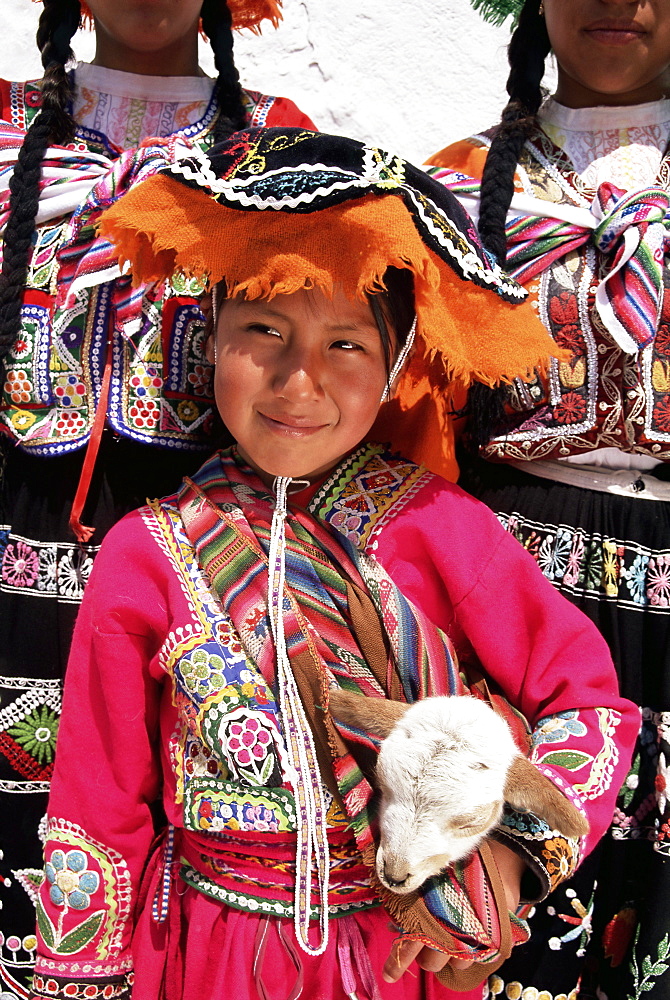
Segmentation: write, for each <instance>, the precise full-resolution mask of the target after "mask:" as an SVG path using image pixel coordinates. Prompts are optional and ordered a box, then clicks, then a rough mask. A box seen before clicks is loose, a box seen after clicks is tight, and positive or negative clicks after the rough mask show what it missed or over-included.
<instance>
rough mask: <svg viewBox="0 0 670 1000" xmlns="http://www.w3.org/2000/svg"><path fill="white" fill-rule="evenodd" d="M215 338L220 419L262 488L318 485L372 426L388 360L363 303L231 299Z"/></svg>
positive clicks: (302, 295)
mask: <svg viewBox="0 0 670 1000" xmlns="http://www.w3.org/2000/svg"><path fill="white" fill-rule="evenodd" d="M214 336H215V337H216V359H215V360H216V372H215V376H214V392H215V396H216V404H217V407H218V410H219V413H220V414H221V418H222V420H223V421H224V423H225V424H226V426H227V428H228V430H229V431H230V433H231V434H232V435H233V437H234V438H235V440H236V442H237V448H238V451H239V453H240V455H241V457H242V458H243V459H244V460H245V461H246V462H247V463H248V464H249V465H250V466H251V467H252V468H253V469H255V470H256V472H258V473H260V474H261V477H262V478H263V479H264V480H265V482H266V483H269V482H271V480H272V479H273V478H274V477H275V476H291V477H293V478H295V479H304V478H318V477H319V476H320V475H322V474H324V473H326V472H327V471H328V470H329V469H330V468H332V467H333V466H334V465H336V464H337V462H338V461H339V460H340V459H341V458H343V457H344V456H345V455H347V454H348V453H349V452H350V451H351V450H352V449H353V448H354V447H355V446H356V445H357V444H358V442H359V441H360V440H361V438H363V437H364V436H365V434H366V433H367V432H368V430H369V429H370V427H371V426H372V423H373V421H374V419H375V417H376V416H377V411H378V409H379V403H380V399H381V396H382V393H383V392H384V389H385V386H386V362H385V358H384V349H383V346H382V341H381V337H380V333H379V330H378V328H377V325H376V323H375V320H374V317H373V314H372V310H371V309H370V306H369V305H368V304H367V302H358V301H356V302H350V301H349V299H348V298H346V296H345V295H344V293H343V292H342V291H337V292H336V293H335V294H334V295H333V298H332V299H329V298H327V297H326V296H325V295H324V294H323V293H322V292H320V291H317V290H309V291H307V290H303V291H299V292H295V293H294V294H293V295H276V296H275V297H274V298H272V299H256V300H252V301H247V300H246V299H243V298H240V297H236V298H232V299H227V300H225V301H224V302H223V303H221V308H220V311H219V315H218V322H217V329H216V331H215V333H214ZM213 339H214V338H210V343H209V345H208V354H209V356H210V360H214V353H215V352H214V343H213Z"/></svg>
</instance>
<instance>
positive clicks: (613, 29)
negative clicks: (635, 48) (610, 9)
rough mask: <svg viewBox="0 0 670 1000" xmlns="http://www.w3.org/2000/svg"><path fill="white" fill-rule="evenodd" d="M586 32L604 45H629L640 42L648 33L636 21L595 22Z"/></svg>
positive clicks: (585, 29)
mask: <svg viewBox="0 0 670 1000" xmlns="http://www.w3.org/2000/svg"><path fill="white" fill-rule="evenodd" d="M584 31H585V32H586V34H587V35H589V37H590V38H593V39H594V40H595V41H597V42H601V43H602V44H603V45H628V44H629V43H630V42H637V41H639V40H640V39H641V38H642V37H643V36H644V35H646V34H647V32H646V31H645V30H644V28H642V27H641V26H640V25H639V24H637V23H636V22H635V21H612V20H606V19H604V20H602V21H594V23H593V24H590V25H589V26H588V27H587V28H584Z"/></svg>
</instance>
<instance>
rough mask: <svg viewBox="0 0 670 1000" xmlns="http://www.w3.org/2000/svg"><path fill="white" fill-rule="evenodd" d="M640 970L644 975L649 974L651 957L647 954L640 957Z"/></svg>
mask: <svg viewBox="0 0 670 1000" xmlns="http://www.w3.org/2000/svg"><path fill="white" fill-rule="evenodd" d="M642 971H643V972H644V974H645V976H650V975H651V958H650V957H649V955H645V956H644V958H643V959H642Z"/></svg>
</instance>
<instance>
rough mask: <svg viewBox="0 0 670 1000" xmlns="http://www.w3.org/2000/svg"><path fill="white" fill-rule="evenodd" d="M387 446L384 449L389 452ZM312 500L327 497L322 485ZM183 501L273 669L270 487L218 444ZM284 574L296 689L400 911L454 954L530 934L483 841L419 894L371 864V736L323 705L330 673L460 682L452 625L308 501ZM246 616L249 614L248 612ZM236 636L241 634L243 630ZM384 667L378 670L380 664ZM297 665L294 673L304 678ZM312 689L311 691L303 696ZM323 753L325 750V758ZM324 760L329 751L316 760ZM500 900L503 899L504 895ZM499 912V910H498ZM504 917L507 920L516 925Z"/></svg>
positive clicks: (493, 953)
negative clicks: (363, 605) (364, 636)
mask: <svg viewBox="0 0 670 1000" xmlns="http://www.w3.org/2000/svg"><path fill="white" fill-rule="evenodd" d="M382 452H383V449H381V448H380V447H379V446H377V445H370V446H366V447H364V448H362V449H360V450H359V452H357V453H356V461H355V462H353V463H352V462H349V465H348V466H347V462H346V461H345V463H343V466H342V467H340V469H339V470H337V473H342V474H341V475H337V474H335V475H334V476H333V477H331V481H332V482H336V483H337V488H338V489H342V488H345V489H346V483H345V484H344V486H343V483H342V477H343V476H344V478H345V479H346V476H347V467H348V468H349V469H350V470H351V472H350V474H351V475H352V476H353V475H354V474H355V475H356V476H359V477H360V475H361V474H365V469H366V465H367V466H369V468H370V472H371V474H373V475H374V474H377V475H378V474H379V473H378V466H379V460H380V457H382V458H387V456H385V455H382ZM388 457H389V458H390V456H388ZM404 464H406V465H408V473H409V474H408V476H407V477H406V478H401V477H398V481H397V483H396V484H395V486H394V490H395V496H392V497H391V503H390V504H386V505H385V506H384V516H388V512H389V506H392V505H393V503H402V502H403V501H404V499H405V497H406V494H407V491H408V490H412V489H414V488H415V483H416V474H414V476H413V475H412V473H413V472H414V473H415V470H416V467H412V466H411V463H404ZM319 497H320V503H322V504H324V505H325V506H326V507H328V506H329V505H328V503H327V499H326V498H324V497H323V495H322V492H320V494H319ZM178 502H179V510H180V515H181V518H182V521H183V524H184V527H185V529H186V532H187V535H188V537H189V540H190V541H191V543H192V544H193V546H194V549H195V551H196V554H197V558H198V563H199V564H200V566H201V567H202V569H203V570H204V572H205V575H206V577H207V579H208V581H209V583H210V586H211V588H212V590H213V591H214V592H215V593H216V595H217V597H218V598H219V600H220V601H221V604H222V606H223V607H224V609H225V610H226V612H227V613H228V615H229V616H230V619H231V621H232V622H233V624H234V626H235V628H236V630H237V633H238V637H237V638H239V641H240V642H241V643H242V645H243V646H244V648H245V652H246V654H247V655H248V656H249V657H250V658H252V659H253V660H254V661H255V662H256V663H257V665H258V667H259V669H260V670H261V671H262V673H263V675H264V676H265V678H266V679H267V680H268V681H269V682H270V683H273V682H274V681H275V679H276V671H275V649H274V644H273V641H272V638H271V631H270V628H269V626H267V625H266V627H265V628H259V613H260V614H262V615H263V616H264V618H265V620H266V621H267V590H268V588H267V582H268V551H269V544H270V526H271V522H272V517H273V510H274V496H273V495H271V494H270V493H269V491H268V490H267V488H266V487H265V486H264V485H263V484H262V482H261V481H260V480H259V479H258V478H257V477H256V476H255V474H254V473H252V472H251V470H249V469H248V468H247V467H246V466H244V465H243V464H242V463H241V462H240V460H239V459H238V458H237V457H236V455H235V453H234V452H233V451H231V450H229V451H226V452H219V453H217V454H216V455H215V456H214V457H213V458H212V459H211V460H210V461H209V462H208V463H207V464H206V465H205V466H203V467H202V469H201V470H200V471H199V473H198V474H197V476H196V477H195V478H194V480H186V481H185V484H184V486H183V487H182V490H181V492H180V495H179V501H178ZM285 538H286V570H285V573H286V577H285V579H286V583H285V588H284V602H283V612H284V628H285V636H286V646H287V649H288V653H289V658H290V661H291V665H292V667H293V670H294V674H295V676H296V680H297V682H298V687H299V689H300V694H301V697H302V699H303V703H304V708H305V713H306V715H307V717H308V719H309V724H310V725H311V727H312V729H313V731H314V736H315V744H316V745H317V747H321V748H322V750H323V749H324V748H325V751H324V752H327V753H328V755H329V757H330V767H331V768H332V772H333V774H334V776H335V780H336V783H337V788H338V791H339V794H340V797H341V800H342V802H343V804H344V807H345V811H346V814H347V817H348V820H349V825H350V828H351V829H352V830H353V832H354V835H355V838H356V842H357V845H358V848H359V850H360V852H361V856H362V858H363V860H364V861H365V863H366V864H367V865H368V867H369V869H370V876H371V880H372V884H373V887H374V889H375V891H376V892H377V894H378V895H379V897H380V899H381V901H382V902H383V903H384V905H385V906H386V908H387V909H388V910H389V913H390V914H391V915H392V917H393V919H394V920H395V921H396V922H397V923H398V925H399V926H400V927H401V928H402V929H403V931H405V932H406V933H408V934H409V935H410V936H411V937H413V938H415V939H417V940H423V941H425V942H426V943H430V944H431V945H432V946H434V947H437V948H439V949H440V950H442V951H445V952H447V953H449V954H453V955H456V956H458V957H460V958H468V959H474V960H476V961H477V962H479V963H482V962H483V963H485V964H486V965H487V966H488V965H489V964H490V966H491V968H494V967H497V965H498V964H499V963H500V961H502V954H501V952H502V951H504V952H506V953H508V951H509V949H510V948H511V941H512V940H524V939H525V937H526V935H527V929H526V925H525V923H523V922H522V921H517V922H515V923H512V924H511V925H510V923H509V921H508V919H507V911H506V907H505V908H503V909H502V911H501V909H500V907H501V897H500V885H497V886H494V884H493V882H494V880H495V878H496V874H495V871H493V869H495V866H494V865H492V864H491V862H490V858H489V857H488V856H487V855H486V850H487V849H483V850H482V852H478V853H475V854H474V855H473V856H472V857H471V858H469V859H468V860H467V861H465V862H463V863H459V864H456V865H454V866H453V868H450V869H448V870H447V871H445V872H443V873H442V874H441V875H440V876H439V877H436V878H434V879H431V880H430V881H429V883H427V885H426V887H425V891H424V893H423V894H422V895H419V896H418V897H416V898H411V897H403V896H396V895H394V894H392V893H389V892H388V891H387V890H385V889H384V887H383V886H382V885H381V884H380V883H378V881H377V880H376V879H375V876H374V857H375V853H376V847H375V837H376V832H377V830H376V815H375V813H376V801H375V797H374V791H373V789H372V787H371V785H370V784H369V782H368V781H367V779H366V778H365V777H364V775H363V774H362V772H361V770H360V768H359V766H358V764H357V762H356V760H355V757H354V755H353V754H352V752H351V750H350V748H349V746H348V745H347V741H351V742H354V743H355V742H358V741H360V742H363V743H365V744H366V745H367V746H370V745H373V742H374V741H371V740H370V739H369V737H368V736H367V734H365V733H360V734H359V733H356V732H352V731H351V730H348V731H347V730H344V729H342V730H340V729H339V728H338V727H336V725H335V724H334V722H333V720H332V718H331V717H330V715H329V713H328V712H327V711H326V710H325V709H327V705H328V690H329V686H330V684H331V683H332V682H333V680H336V681H337V683H339V684H340V686H342V687H346V688H348V689H349V690H354V691H358V692H361V693H363V694H365V695H367V696H368V697H383V696H385V695H386V696H391V697H394V698H396V699H404V700H408V701H413V700H416V699H418V698H422V697H425V696H427V695H433V694H462V693H465V692H466V688H465V685H464V682H463V680H462V678H461V677H460V676H459V672H458V665H457V662H456V658H455V655H454V653H453V650H452V647H451V644H450V641H449V639H448V638H447V637H446V636H445V635H444V634H443V633H442V632H440V630H439V629H437V628H436V627H435V626H434V625H432V623H431V622H429V621H428V619H426V618H425V617H424V616H423V615H422V614H421V613H420V612H419V611H418V610H417V609H416V608H414V607H413V605H412V604H411V603H410V602H409V601H407V600H406V599H405V598H404V597H403V595H402V594H400V592H399V591H398V589H397V587H396V586H395V585H394V583H393V581H392V580H391V579H390V578H389V577H388V575H387V574H386V573H385V571H384V570H383V569H382V568H381V566H380V565H379V564H378V563H377V562H376V561H375V560H373V559H372V558H371V557H369V556H367V555H365V554H364V553H363V552H361V551H360V550H359V549H357V548H356V547H355V545H354V544H353V543H352V542H351V541H349V540H348V539H347V538H345V537H344V536H340V535H338V534H337V533H336V532H334V531H333V529H332V528H331V527H330V526H329V525H328V524H323V523H320V522H319V521H317V520H315V519H314V518H313V517H312V516H311V515H310V514H308V513H307V512H306V511H303V510H301V509H299V508H292V507H289V509H288V514H287V517H286V525H285ZM352 587H354V588H356V589H357V592H359V593H361V594H363V595H367V600H368V602H369V604H370V613H371V614H375V613H376V615H377V617H378V619H379V622H380V623H381V625H382V628H383V631H384V633H385V635H386V640H387V645H388V648H389V650H390V654H388V655H387V660H388V662H387V663H386V664H385V665H384V667H383V670H375V669H374V668H373V667H372V666H370V664H369V663H368V662H367V661H366V658H365V656H364V654H363V652H362V650H361V646H360V644H359V642H358V641H357V637H356V634H355V629H354V628H353V627H352V619H351V615H350V611H349V604H348V601H349V595H350V593H351V588H352ZM250 622H253V623H254V628H253V629H251V628H250V627H249V623H250ZM237 638H236V641H237ZM380 675H381V676H380ZM301 678H302V680H301ZM309 697H312V700H313V701H317V699H318V704H316V705H315V704H309V703H308V699H309ZM326 763H327V762H326ZM320 766H321V770H322V773H324V759H323V756H322V757H321V760H320ZM502 905H503V907H504V904H502ZM501 912H502V913H503V914H504V917H503V919H502V920H501V919H500V915H499V914H500V913H501ZM510 927H511V930H510Z"/></svg>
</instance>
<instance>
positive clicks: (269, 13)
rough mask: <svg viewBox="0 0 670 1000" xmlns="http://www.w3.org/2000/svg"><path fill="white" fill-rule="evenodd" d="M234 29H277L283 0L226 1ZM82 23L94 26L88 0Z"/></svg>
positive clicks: (34, 0) (40, 0) (83, 6)
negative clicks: (264, 24) (265, 26)
mask: <svg viewBox="0 0 670 1000" xmlns="http://www.w3.org/2000/svg"><path fill="white" fill-rule="evenodd" d="M41 2H42V0H33V3H41ZM226 3H227V6H228V10H229V11H230V16H231V18H232V26H233V28H252V29H254V30H255V31H259V30H260V28H259V25H260V23H261V21H271V22H272V26H273V27H275V28H276V27H277V25H278V24H279V22H280V20H281V18H282V12H281V0H226ZM80 4H81V23H82V24H84V25H88V26H90V25H92V24H93V15H92V14H91V11H90V10H89V8H88V4H87V3H86V0H80Z"/></svg>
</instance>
